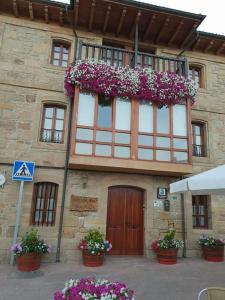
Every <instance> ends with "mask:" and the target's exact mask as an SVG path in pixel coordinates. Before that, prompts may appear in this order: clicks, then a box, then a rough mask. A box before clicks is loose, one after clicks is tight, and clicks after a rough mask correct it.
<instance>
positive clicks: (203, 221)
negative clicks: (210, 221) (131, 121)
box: [199, 216, 205, 226]
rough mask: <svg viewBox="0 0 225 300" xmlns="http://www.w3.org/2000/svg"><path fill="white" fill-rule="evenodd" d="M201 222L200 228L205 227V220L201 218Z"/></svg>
mask: <svg viewBox="0 0 225 300" xmlns="http://www.w3.org/2000/svg"><path fill="white" fill-rule="evenodd" d="M199 220H200V226H205V218H204V217H202V216H201V217H200V218H199Z"/></svg>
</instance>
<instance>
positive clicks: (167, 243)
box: [151, 229, 184, 252]
mask: <svg viewBox="0 0 225 300" xmlns="http://www.w3.org/2000/svg"><path fill="white" fill-rule="evenodd" d="M175 233H176V231H175V230H173V229H171V230H168V232H167V233H166V234H165V236H164V237H163V238H162V239H160V238H159V239H157V240H154V241H153V242H152V244H151V248H152V250H153V251H155V252H157V251H159V250H160V249H171V248H175V249H178V248H182V247H183V246H184V242H183V241H182V240H176V239H174V237H175Z"/></svg>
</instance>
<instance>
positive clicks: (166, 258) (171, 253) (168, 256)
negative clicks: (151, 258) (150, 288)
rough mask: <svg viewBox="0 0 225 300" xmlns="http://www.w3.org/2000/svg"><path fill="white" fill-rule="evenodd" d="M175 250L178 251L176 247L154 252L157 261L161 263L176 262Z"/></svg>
mask: <svg viewBox="0 0 225 300" xmlns="http://www.w3.org/2000/svg"><path fill="white" fill-rule="evenodd" d="M177 252H178V249H176V248H170V249H159V250H158V251H157V252H156V254H157V259H158V262H159V263H160V264H163V265H174V264H176V263H177Z"/></svg>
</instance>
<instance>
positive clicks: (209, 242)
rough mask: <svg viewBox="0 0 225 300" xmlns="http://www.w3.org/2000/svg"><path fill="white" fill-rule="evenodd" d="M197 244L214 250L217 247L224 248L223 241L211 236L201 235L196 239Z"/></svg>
mask: <svg viewBox="0 0 225 300" xmlns="http://www.w3.org/2000/svg"><path fill="white" fill-rule="evenodd" d="M198 243H199V244H200V245H202V246H207V247H209V248H215V247H217V246H224V245H225V242H224V239H219V238H215V237H213V236H207V235H202V236H200V238H199V239H198Z"/></svg>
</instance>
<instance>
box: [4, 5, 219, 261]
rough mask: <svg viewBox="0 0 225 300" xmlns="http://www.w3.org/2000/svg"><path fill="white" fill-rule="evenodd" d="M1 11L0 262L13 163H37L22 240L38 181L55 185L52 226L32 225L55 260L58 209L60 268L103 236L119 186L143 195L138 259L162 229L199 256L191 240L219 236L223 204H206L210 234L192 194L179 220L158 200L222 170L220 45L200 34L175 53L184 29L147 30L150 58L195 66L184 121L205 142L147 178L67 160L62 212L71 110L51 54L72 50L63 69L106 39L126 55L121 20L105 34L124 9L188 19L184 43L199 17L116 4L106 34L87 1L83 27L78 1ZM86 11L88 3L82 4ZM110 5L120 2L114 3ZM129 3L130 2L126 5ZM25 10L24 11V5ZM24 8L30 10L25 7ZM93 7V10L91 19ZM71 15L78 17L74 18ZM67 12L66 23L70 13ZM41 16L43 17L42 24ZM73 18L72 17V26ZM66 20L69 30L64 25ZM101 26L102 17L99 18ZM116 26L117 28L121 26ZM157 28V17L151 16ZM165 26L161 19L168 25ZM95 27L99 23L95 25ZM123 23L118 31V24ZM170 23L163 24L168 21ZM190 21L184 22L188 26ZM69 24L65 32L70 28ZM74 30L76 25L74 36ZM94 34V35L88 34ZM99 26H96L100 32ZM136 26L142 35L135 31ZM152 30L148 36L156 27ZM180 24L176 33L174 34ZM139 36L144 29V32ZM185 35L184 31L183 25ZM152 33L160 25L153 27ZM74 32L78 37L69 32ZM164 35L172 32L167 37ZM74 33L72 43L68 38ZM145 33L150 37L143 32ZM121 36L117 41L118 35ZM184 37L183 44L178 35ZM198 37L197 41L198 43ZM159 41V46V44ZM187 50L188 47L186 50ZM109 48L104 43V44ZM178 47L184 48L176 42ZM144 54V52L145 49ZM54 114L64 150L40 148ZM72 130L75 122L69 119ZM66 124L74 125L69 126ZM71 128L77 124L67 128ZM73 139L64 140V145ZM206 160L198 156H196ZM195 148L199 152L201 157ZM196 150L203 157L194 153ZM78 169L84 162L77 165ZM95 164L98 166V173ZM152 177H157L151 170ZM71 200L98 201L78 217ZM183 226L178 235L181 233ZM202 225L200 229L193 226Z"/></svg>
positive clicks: (11, 219)
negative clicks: (192, 98) (97, 232)
mask: <svg viewBox="0 0 225 300" xmlns="http://www.w3.org/2000/svg"><path fill="white" fill-rule="evenodd" d="M3 2H4V5H3V6H1V8H0V11H1V14H0V128H1V134H0V172H1V173H2V174H3V175H4V176H5V178H6V183H5V184H4V186H3V187H0V262H3V263H7V262H8V261H9V248H10V246H11V243H12V236H13V231H14V227H15V214H16V204H17V198H18V193H19V183H18V182H14V181H12V180H11V174H12V166H13V161H14V160H24V161H35V164H36V168H35V176H34V182H32V183H25V189H24V201H23V207H22V212H21V218H20V230H19V236H21V235H22V234H23V233H25V232H26V231H27V230H28V229H29V228H31V227H32V226H33V225H31V224H32V222H31V213H32V209H33V208H32V207H33V206H32V203H33V201H34V197H35V196H34V186H35V184H36V183H40V182H51V183H54V184H57V185H58V186H57V202H56V207H55V217H54V218H55V221H54V224H53V226H46V225H45V224H43V225H41V226H36V227H37V229H38V231H39V233H40V235H41V236H42V237H43V238H46V239H47V240H48V241H49V242H50V243H51V244H52V246H53V252H52V254H51V255H50V256H49V257H48V258H47V259H48V260H51V261H55V259H56V252H57V242H58V237H59V232H60V214H61V211H62V206H63V205H64V210H63V220H62V221H63V223H62V239H61V244H60V250H61V251H60V253H61V255H60V259H61V260H78V259H80V253H79V251H78V250H77V244H78V243H79V241H80V239H81V238H82V237H83V235H84V234H85V232H87V230H88V229H89V228H93V227H94V228H100V229H101V230H102V232H104V233H106V231H107V213H109V212H107V209H108V192H109V189H110V187H116V186H117V187H123V188H128V189H129V188H130V189H132V188H133V189H134V190H136V189H138V190H140V191H142V195H143V230H144V233H143V249H142V250H143V254H144V255H146V256H148V257H150V256H151V255H152V253H151V250H150V243H151V240H152V239H154V238H156V237H157V236H159V235H160V234H163V233H164V232H166V230H167V229H168V227H171V226H173V227H174V228H175V229H176V231H177V236H178V237H180V238H182V237H183V236H184V231H185V238H186V242H187V244H186V246H187V256H196V255H197V256H199V255H200V252H199V248H198V245H197V243H196V239H197V238H198V237H199V235H201V234H202V233H205V234H215V235H218V236H224V235H225V214H224V208H225V202H224V197H223V196H211V197H210V196H209V197H208V198H207V216H205V218H207V226H205V228H203V227H201V226H193V205H194V204H193V203H194V202H193V201H194V200H193V199H192V197H191V195H186V196H185V199H184V200H185V201H184V211H185V215H184V216H183V211H182V202H181V199H180V196H179V195H176V196H174V195H168V199H169V203H170V209H169V211H166V210H165V208H164V200H160V199H158V198H157V189H158V188H159V187H165V188H168V186H169V184H170V183H171V182H174V181H175V180H178V179H179V178H180V177H181V176H188V175H190V174H191V173H199V172H201V171H204V170H207V169H210V168H212V167H215V166H217V165H220V164H223V163H224V162H225V157H224V152H225V139H224V127H225V102H224V95H225V85H224V82H225V52H224V48H223V47H224V43H225V37H222V36H217V35H212V34H206V33H201V32H199V33H198V36H197V37H196V38H193V39H192V43H191V44H190V43H189V45H188V46H187V47H186V48H185V49H184V45H183V48H182V47H181V48H180V47H178V43H179V42H177V45H176V43H175V46H174V45H173V47H172V46H171V45H170V44H173V43H172V41H171V43H169V41H168V42H167V43H164V42H163V40H164V36H165V37H166V35H167V30H168V32H169V35H170V36H171V40H176V36H179V34H180V37H181V38H183V40H182V41H185V39H186V37H187V35H188V33H185V32H183V31H182V30H181V32H180V33H179V32H178V31H177V30H175V28H174V29H173V31H171V30H172V29H171V28H172V25H170V23H168V24H167V25H166V26H164V27H163V26H161V29H160V30H159V29H157V30H156V29H154V28H156V27H157V26H158V25H160V24H164V23H163V22H162V20H161V21H160V22H161V23H159V24H157V21H155V22H156V23H155V25H154V23H151V27H152V31H154V32H156V34H158V36H159V35H160V36H161V37H160V39H157V38H156V39H155V40H154V42H152V41H148V40H146V42H143V43H142V44H141V43H140V45H139V47H143V46H145V47H147V48H149V51H150V50H151V51H152V49H153V48H154V49H155V54H157V55H161V56H163V57H176V56H177V55H178V54H179V53H180V52H181V50H184V52H183V53H182V56H183V57H185V58H187V61H188V64H189V68H190V70H191V69H192V67H193V66H194V67H197V68H196V70H199V72H201V74H200V73H199V74H200V75H199V76H200V77H201V78H200V80H201V87H200V89H199V94H198V97H197V101H196V104H194V105H193V106H192V108H191V120H192V122H193V123H194V124H197V125H199V126H200V127H201V126H202V127H201V128H202V129H201V130H203V131H204V142H203V141H201V142H200V144H197V156H196V153H195V155H194V156H193V157H192V158H191V159H192V163H190V164H188V165H187V164H181V163H178V164H173V163H172V164H169V163H166V162H160V163H159V162H158V163H152V164H151V166H150V167H149V170H147V171H146V170H144V167H143V165H142V166H141V167H140V164H137V165H135V164H136V162H135V161H134V162H132V164H133V167H132V168H131V167H130V166H129V168H128V165H126V164H125V165H124V162H121V166H120V165H117V164H118V163H117V162H113V161H110V159H107V164H108V165H105V166H102V165H101V166H98V162H97V163H96V162H93V164H92V163H91V164H90V167H88V161H90V159H91V160H92V161H94V158H89V160H88V159H87V158H84V160H86V162H83V163H82V162H79V161H75V162H74V157H73V155H72V154H71V153H70V160H69V169H68V174H67V178H66V193H65V203H64V204H63V203H62V199H63V185H64V176H65V165H66V152H67V147H68V143H67V134H68V127H69V122H68V120H69V111H70V109H71V102H70V99H69V97H68V96H66V95H65V91H64V87H63V82H64V80H63V79H64V74H65V67H64V66H58V65H54V64H53V60H52V55H53V54H52V51H53V45H54V42H55V41H56V42H57V43H60V42H62V44H66V45H69V58H68V63H69V62H72V61H73V60H74V52H76V51H75V49H78V44H77V43H76V41H77V40H78V41H80V40H83V41H85V42H88V43H91V44H95V45H102V44H104V43H105V40H106V39H108V40H109V41H110V43H111V45H114V44H115V45H116V46H117V45H118V44H120V45H121V43H122V42H123V41H124V45H126V47H127V48H126V49H131V47H133V40H134V36H133V35H132V38H130V35H128V36H126V31H125V29H124V32H123V27H126V26H124V24H126V21H127V22H129V19H128V20H126V18H128V17H130V16H125V17H124V20H123V17H121V18H120V19H119V20H120V21H119V20H118V24H117V27H116V32H117V34H114V35H112V34H111V33H108V31H107V28H111V24H113V18H114V17H115V18H117V11H116V9H118V11H121V7H123V6H124V7H125V6H127V7H128V8H127V10H129V9H131V10H132V13H133V14H134V20H136V21H137V19H135V12H138V11H139V10H140V11H141V10H143V11H144V10H147V13H149V15H150V16H152V14H153V16H154V14H156V11H157V10H158V12H157V13H158V14H160V16H162V17H163V16H164V17H165V19H166V18H167V15H170V16H171V15H173V14H174V16H176V17H177V18H178V20H180V19H182V20H183V21H184V22H186V21H185V20H186V19H188V20H189V19H190V20H191V19H194V18H195V23H194V25H196V26H192V23H190V24H189V23H187V24H189V25H190V26H189V27H190V32H189V39H191V38H192V35H193V34H195V32H196V27H197V26H198V25H199V23H200V22H201V21H202V20H203V19H204V17H203V16H199V15H194V14H190V15H186V13H182V12H177V11H173V10H164V11H163V9H161V8H158V7H155V6H150V5H149V6H146V5H145V4H143V3H140V4H139V7H136V6H137V4H135V3H132V1H125V0H124V1H121V2H124V3H122V4H120V3H119V2H118V3H116V4H115V6H116V5H117V7H116V8H115V9H114V6H113V5H112V6H110V7H109V6H108V7H107V11H106V16H107V15H108V19H107V17H104V19H103V20H102V24H103V25H102V26H103V29H104V30H103V31H104V32H102V31H101V32H100V31H99V28H97V25H98V24H97V21H98V17H97V16H98V14H99V12H101V10H102V8H101V5H102V2H103V1H100V0H99V1H96V3H95V2H92V4H93V3H95V5H94V6H93V5H92V4H91V1H87V2H88V5H89V4H90V11H89V12H88V16H87V18H88V22H87V23H85V22H84V21H85V20H84V19H83V15H82V14H83V12H84V2H85V1H80V3H78V1H75V2H74V3H71V5H70V6H68V7H66V6H65V5H64V4H62V5H61V4H59V3H56V4H52V3H51V2H47V1H43V3H42V2H38V1H33V2H32V3H31V2H28V1H22V0H17V1H11V0H10V1H6V0H4V1H3ZM89 2H90V3H89ZM115 2H117V1H115ZM128 2H129V3H128ZM29 3H31V4H29ZM26 7H27V8H26ZM93 7H95V10H94V11H93ZM76 11H78V14H76ZM68 12H69V14H68ZM42 14H43V16H42ZM71 16H72V17H73V18H72V17H71ZM70 18H71V20H72V21H73V22H69V21H68V20H69V19H70ZM99 18H100V19H101V18H103V17H102V15H99ZM121 20H122V21H121ZM156 20H157V17H156ZM167 21H168V20H167ZM95 22H96V24H95ZM123 22H125V23H124V24H123ZM168 22H169V21H168ZM190 22H191V21H190ZM71 23H72V25H71ZM71 26H74V28H72V27H71ZM95 26H96V28H97V29H96V30H95ZM98 26H100V25H98ZM141 26H142V25H141V24H140V26H139V28H140V30H142V27H141ZM154 26H155V27H154ZM181 26H182V25H180V28H181ZM143 27H145V28H146V25H145V26H144V25H143ZM187 27H188V26H187ZM157 28H159V26H158V27H157ZM74 29H75V30H74ZM170 29H171V30H170ZM74 31H75V35H74ZM146 31H148V28H147V29H146ZM120 33H121V34H122V36H120ZM185 34H186V37H185V36H184V37H183V35H185ZM199 36H200V37H199ZM161 40H162V42H161ZM186 42H187V41H186ZM110 43H109V44H110ZM180 44H182V43H181V42H180ZM147 50H148V49H147ZM53 104H54V105H55V106H56V107H61V108H63V109H64V111H65V115H64V132H65V133H64V140H63V142H62V143H56V142H50V141H46V142H43V141H41V139H40V134H41V130H42V127H43V111H44V110H43V109H44V108H45V107H49V106H51V105H53ZM73 122H74V120H73ZM72 124H73V123H72ZM73 125H74V124H73ZM73 139H75V137H73V136H71V142H72V140H73ZM203 146H205V147H204V151H205V150H207V153H204V155H201V154H202V152H201V151H203V150H202V149H203V148H202V147H203ZM199 149H200V150H199ZM199 151H200V153H199ZM81 161H82V157H81ZM96 164H97V166H96ZM157 170H158V171H157ZM73 196H75V197H77V198H79V197H80V198H81V197H84V198H81V199H83V200H85V199H87V197H89V198H94V199H97V209H96V210H95V211H86V210H85V209H84V210H83V211H79V210H75V211H74V210H72V209H71V205H72V204H71V201H72V200H71V199H72V197H73ZM184 224H185V228H184ZM200 225H201V224H200Z"/></svg>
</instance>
